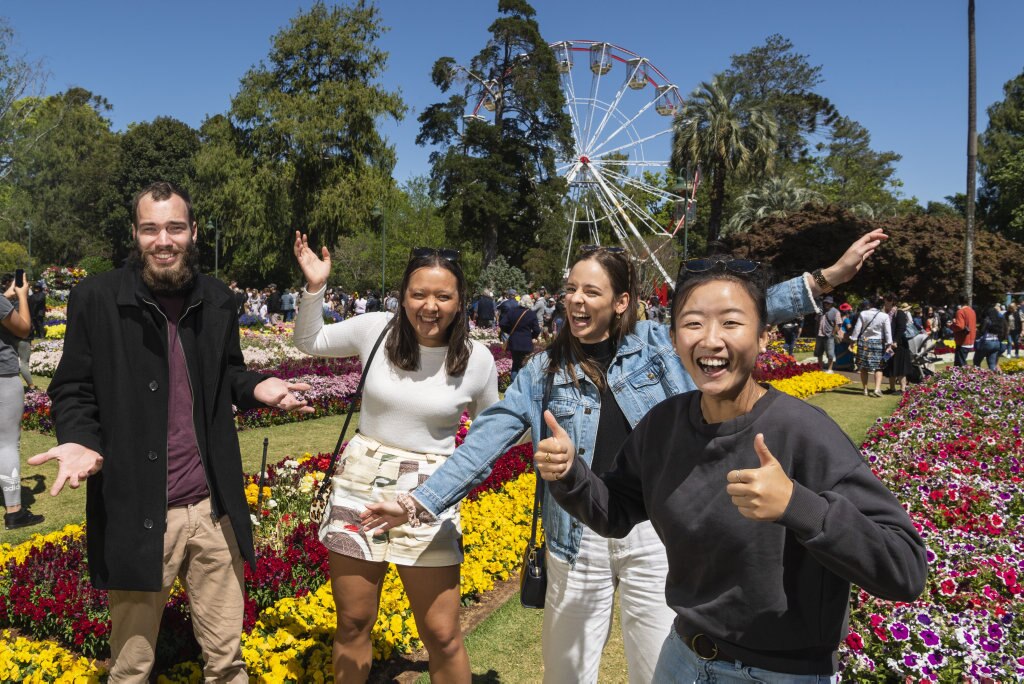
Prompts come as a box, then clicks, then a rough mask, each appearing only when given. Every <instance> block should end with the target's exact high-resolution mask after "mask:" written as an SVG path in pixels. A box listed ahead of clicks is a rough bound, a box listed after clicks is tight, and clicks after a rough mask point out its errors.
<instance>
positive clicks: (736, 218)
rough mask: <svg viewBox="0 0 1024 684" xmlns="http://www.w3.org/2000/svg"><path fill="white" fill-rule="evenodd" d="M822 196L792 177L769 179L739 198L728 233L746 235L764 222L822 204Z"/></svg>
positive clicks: (730, 219) (729, 223) (727, 228)
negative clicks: (762, 220) (755, 225)
mask: <svg viewBox="0 0 1024 684" xmlns="http://www.w3.org/2000/svg"><path fill="white" fill-rule="evenodd" d="M821 203H822V196H821V194H820V193H818V192H816V191H814V190H810V189H808V188H805V187H804V186H803V185H802V184H801V183H800V181H798V180H797V179H795V178H793V177H792V176H769V177H768V178H765V179H764V180H763V181H762V182H761V183H759V184H758V185H756V186H755V187H753V188H752V189H750V190H748V191H747V192H745V193H743V194H742V195H740V196H739V197H737V198H736V207H737V208H736V211H734V212H733V214H732V215H731V216H730V217H729V221H728V223H727V224H726V230H725V232H726V233H727V234H728V233H742V232H745V231H747V230H750V227H751V226H752V225H753V224H754V223H755V222H756V221H760V220H761V219H765V218H783V217H785V216H788V215H789V214H792V213H794V212H797V211H800V210H801V209H803V208H804V207H805V206H806V205H808V204H812V205H820V204H821Z"/></svg>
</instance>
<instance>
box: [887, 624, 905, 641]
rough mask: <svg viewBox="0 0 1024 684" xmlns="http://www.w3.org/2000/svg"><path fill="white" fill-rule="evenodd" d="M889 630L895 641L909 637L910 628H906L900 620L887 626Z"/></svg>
mask: <svg viewBox="0 0 1024 684" xmlns="http://www.w3.org/2000/svg"><path fill="white" fill-rule="evenodd" d="M889 631H890V632H891V633H892V636H893V638H894V639H896V641H906V640H907V639H909V638H910V629H908V628H907V626H906V625H905V624H903V623H902V622H897V623H895V624H894V625H893V626H892V627H890V628H889Z"/></svg>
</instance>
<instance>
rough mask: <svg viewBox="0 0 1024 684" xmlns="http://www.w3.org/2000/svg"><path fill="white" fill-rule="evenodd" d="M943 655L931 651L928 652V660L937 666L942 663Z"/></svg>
mask: <svg viewBox="0 0 1024 684" xmlns="http://www.w3.org/2000/svg"><path fill="white" fill-rule="evenodd" d="M942 661H943V656H942V654H941V653H939V652H938V651H932V652H931V653H929V654H928V662H929V663H931V664H932V665H935V666H936V667H938V666H939V665H941V664H942Z"/></svg>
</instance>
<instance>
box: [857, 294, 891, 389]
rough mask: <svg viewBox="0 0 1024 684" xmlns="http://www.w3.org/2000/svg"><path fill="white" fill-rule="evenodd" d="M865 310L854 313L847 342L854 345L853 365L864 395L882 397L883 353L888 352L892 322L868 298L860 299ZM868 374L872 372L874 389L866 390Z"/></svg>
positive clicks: (889, 349) (874, 302)
mask: <svg viewBox="0 0 1024 684" xmlns="http://www.w3.org/2000/svg"><path fill="white" fill-rule="evenodd" d="M864 303H865V305H866V306H867V308H866V309H864V310H863V311H861V312H860V315H859V316H857V323H856V324H855V325H854V326H853V332H852V333H850V341H851V342H855V343H856V344H857V367H858V368H859V369H860V382H861V385H862V386H863V388H864V396H865V397H867V396H872V397H880V396H882V369H883V368H885V352H887V351H891V350H892V347H893V342H892V325H891V322H890V319H889V315H888V314H887V313H885V312H884V311H882V310H881V309H879V308H878V307H877V306H875V304H876V301H875V300H872V299H871V298H870V297H869V298H867V299H865V300H864ZM868 373H874V375H875V389H874V391H873V392H871V393H869V392H868Z"/></svg>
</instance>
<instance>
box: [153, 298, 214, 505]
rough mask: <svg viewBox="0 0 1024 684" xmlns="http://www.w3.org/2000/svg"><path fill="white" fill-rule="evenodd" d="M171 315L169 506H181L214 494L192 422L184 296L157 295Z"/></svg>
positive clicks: (168, 374)
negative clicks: (181, 329)
mask: <svg viewBox="0 0 1024 684" xmlns="http://www.w3.org/2000/svg"><path fill="white" fill-rule="evenodd" d="M157 301H158V302H160V308H162V309H163V311H164V313H165V314H166V315H167V349H168V351H169V353H168V355H167V380H168V383H169V385H168V394H167V507H168V508H179V507H182V506H188V505H189V504H194V503H197V502H199V501H202V500H203V499H205V498H206V497H208V496H209V495H210V490H209V489H208V488H207V486H206V471H205V470H203V461H202V459H201V458H200V456H199V444H198V442H197V441H196V427H195V424H194V423H193V422H192V387H191V385H190V384H189V378H188V367H187V366H186V365H185V352H184V350H183V349H182V347H181V341H180V340H179V339H178V319H180V318H181V310H182V308H183V307H184V306H185V298H184V297H183V296H182V297H157Z"/></svg>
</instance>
